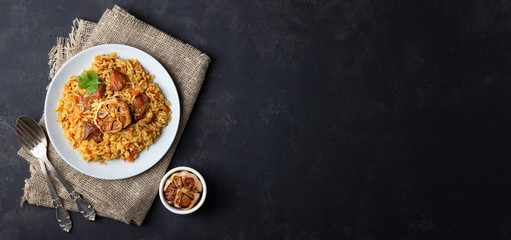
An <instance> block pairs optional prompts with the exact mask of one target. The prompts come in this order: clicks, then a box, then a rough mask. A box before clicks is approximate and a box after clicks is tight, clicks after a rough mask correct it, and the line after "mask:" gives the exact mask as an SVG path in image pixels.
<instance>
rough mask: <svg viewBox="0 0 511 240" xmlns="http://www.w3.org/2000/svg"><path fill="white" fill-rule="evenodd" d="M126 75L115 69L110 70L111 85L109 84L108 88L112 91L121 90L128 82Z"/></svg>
mask: <svg viewBox="0 0 511 240" xmlns="http://www.w3.org/2000/svg"><path fill="white" fill-rule="evenodd" d="M126 79H127V78H126V75H124V74H122V73H121V72H118V71H116V70H113V71H111V72H110V85H109V86H108V90H111V91H119V90H121V89H122V88H123V87H124V85H125V84H126Z"/></svg>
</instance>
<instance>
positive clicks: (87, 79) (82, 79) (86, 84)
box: [78, 71, 103, 94]
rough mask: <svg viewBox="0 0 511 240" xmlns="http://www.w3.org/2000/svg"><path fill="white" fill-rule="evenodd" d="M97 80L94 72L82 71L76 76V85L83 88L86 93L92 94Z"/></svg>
mask: <svg viewBox="0 0 511 240" xmlns="http://www.w3.org/2000/svg"><path fill="white" fill-rule="evenodd" d="M99 84H103V83H101V82H100V81H99V77H98V74H96V73H95V72H92V71H91V72H84V73H82V75H80V76H78V87H81V88H85V93H86V94H93V93H94V92H96V90H97V89H98V86H99Z"/></svg>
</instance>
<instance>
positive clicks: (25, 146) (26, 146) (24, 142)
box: [16, 128, 33, 152]
mask: <svg viewBox="0 0 511 240" xmlns="http://www.w3.org/2000/svg"><path fill="white" fill-rule="evenodd" d="M16 135H18V140H19V141H20V144H21V147H23V149H25V151H27V152H30V148H33V147H32V146H31V145H30V144H29V143H28V142H27V140H26V139H25V136H24V135H23V134H22V133H21V132H20V130H19V129H18V128H16Z"/></svg>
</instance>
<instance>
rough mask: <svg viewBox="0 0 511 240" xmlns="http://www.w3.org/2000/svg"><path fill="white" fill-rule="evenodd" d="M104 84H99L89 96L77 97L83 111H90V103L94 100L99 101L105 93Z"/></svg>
mask: <svg viewBox="0 0 511 240" xmlns="http://www.w3.org/2000/svg"><path fill="white" fill-rule="evenodd" d="M105 88H106V87H105V84H100V85H99V86H98V89H96V91H95V92H94V93H93V94H91V95H89V96H83V95H82V96H80V97H78V101H79V102H80V103H82V105H83V109H84V111H87V110H91V109H92V102H93V101H94V99H100V98H101V97H103V93H105Z"/></svg>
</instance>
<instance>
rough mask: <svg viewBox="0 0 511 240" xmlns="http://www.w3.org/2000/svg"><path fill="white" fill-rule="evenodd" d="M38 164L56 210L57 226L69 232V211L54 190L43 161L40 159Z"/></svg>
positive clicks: (70, 224) (71, 225)
mask: <svg viewBox="0 0 511 240" xmlns="http://www.w3.org/2000/svg"><path fill="white" fill-rule="evenodd" d="M39 165H41V170H42V171H43V174H44V177H45V178H46V184H48V188H49V189H50V194H51V198H52V203H53V206H54V207H55V211H56V217H57V222H58V223H59V226H60V228H61V229H62V230H63V231H65V232H69V230H71V227H73V223H72V222H71V218H70V217H69V213H68V212H67V210H66V209H65V208H64V206H63V205H62V201H61V200H60V198H59V196H58V195H57V192H56V191H55V188H54V187H53V184H52V183H51V181H50V177H48V171H46V166H45V165H44V162H43V161H42V160H40V159H39Z"/></svg>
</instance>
